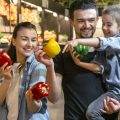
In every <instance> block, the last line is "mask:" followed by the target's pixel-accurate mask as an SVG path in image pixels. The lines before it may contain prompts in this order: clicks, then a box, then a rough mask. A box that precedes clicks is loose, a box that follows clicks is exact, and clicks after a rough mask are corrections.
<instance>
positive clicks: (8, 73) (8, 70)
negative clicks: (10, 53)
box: [0, 63, 13, 80]
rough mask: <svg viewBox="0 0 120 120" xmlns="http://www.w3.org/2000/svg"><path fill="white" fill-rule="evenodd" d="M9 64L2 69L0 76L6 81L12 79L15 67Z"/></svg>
mask: <svg viewBox="0 0 120 120" xmlns="http://www.w3.org/2000/svg"><path fill="white" fill-rule="evenodd" d="M7 65H8V63H5V64H4V65H3V66H2V67H0V75H1V76H3V77H4V79H5V80H11V79H12V70H13V66H12V65H10V66H7Z"/></svg>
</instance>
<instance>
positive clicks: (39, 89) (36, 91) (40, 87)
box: [31, 82, 49, 100]
mask: <svg viewBox="0 0 120 120" xmlns="http://www.w3.org/2000/svg"><path fill="white" fill-rule="evenodd" d="M31 91H32V94H33V99H34V100H40V99H41V98H42V97H45V96H48V92H49V87H48V85H47V84H46V83H44V82H38V83H37V84H35V85H34V86H33V87H32V88H31Z"/></svg>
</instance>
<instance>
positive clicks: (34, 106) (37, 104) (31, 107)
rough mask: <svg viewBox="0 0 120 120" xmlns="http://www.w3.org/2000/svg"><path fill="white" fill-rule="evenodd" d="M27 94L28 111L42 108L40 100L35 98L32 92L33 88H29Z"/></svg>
mask: <svg viewBox="0 0 120 120" xmlns="http://www.w3.org/2000/svg"><path fill="white" fill-rule="evenodd" d="M25 96H26V100H27V108H28V111H29V112H35V111H37V110H38V109H39V108H40V106H41V104H40V101H36V100H34V99H33V94H32V91H31V89H28V90H27V91H26V94H25Z"/></svg>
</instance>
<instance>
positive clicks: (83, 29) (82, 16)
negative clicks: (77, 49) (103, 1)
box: [71, 9, 97, 38]
mask: <svg viewBox="0 0 120 120" xmlns="http://www.w3.org/2000/svg"><path fill="white" fill-rule="evenodd" d="M71 22H72V25H73V27H74V29H75V33H76V37H77V38H90V37H92V36H93V34H94V32H95V29H96V24H97V13H96V10H95V9H87V10H81V9H79V10H75V11H74V18H73V20H72V21H71Z"/></svg>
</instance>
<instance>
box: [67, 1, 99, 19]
mask: <svg viewBox="0 0 120 120" xmlns="http://www.w3.org/2000/svg"><path fill="white" fill-rule="evenodd" d="M79 9H81V10H87V9H95V10H96V13H97V16H98V8H97V7H96V4H95V2H94V0H75V1H74V2H73V3H72V4H71V5H70V8H69V16H70V19H72V20H73V19H74V11H75V10H79Z"/></svg>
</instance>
